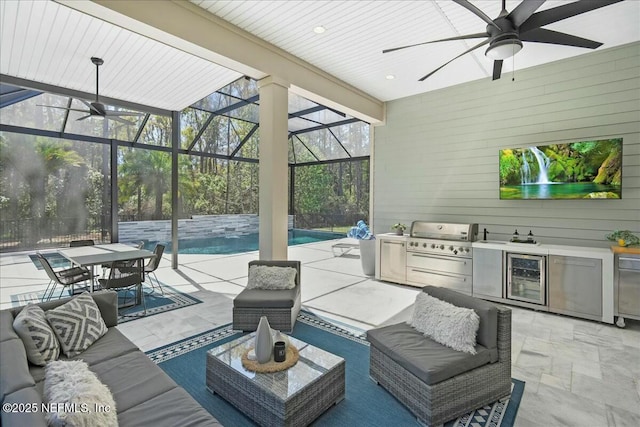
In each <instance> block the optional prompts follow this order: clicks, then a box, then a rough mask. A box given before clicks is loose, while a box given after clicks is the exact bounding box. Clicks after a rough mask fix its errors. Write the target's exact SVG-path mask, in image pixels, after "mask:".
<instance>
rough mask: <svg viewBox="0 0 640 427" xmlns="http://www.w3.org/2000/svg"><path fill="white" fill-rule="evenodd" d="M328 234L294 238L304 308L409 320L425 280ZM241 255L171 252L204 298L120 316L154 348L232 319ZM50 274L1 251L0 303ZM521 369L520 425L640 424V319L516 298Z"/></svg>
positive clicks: (244, 259)
mask: <svg viewBox="0 0 640 427" xmlns="http://www.w3.org/2000/svg"><path fill="white" fill-rule="evenodd" d="M333 243H336V241H329V242H320V243H314V244H307V245H301V246H293V247H290V248H289V254H288V257H289V259H297V260H300V261H302V264H303V269H302V273H301V275H302V283H303V287H302V301H303V308H305V309H307V310H310V311H312V312H314V313H316V314H317V315H320V316H322V317H325V318H327V319H329V320H332V321H334V322H337V323H343V324H347V325H351V326H354V327H358V328H361V329H365V330H366V329H370V328H372V327H376V326H380V325H385V324H390V323H395V322H398V321H404V320H406V319H408V317H409V316H410V313H411V305H412V303H413V301H414V299H415V296H416V294H417V293H418V292H419V289H417V288H413V287H409V286H400V285H394V284H390V283H384V282H378V281H376V280H373V279H371V278H369V277H367V276H364V275H363V274H362V269H361V267H360V260H359V258H358V257H357V251H352V252H351V253H350V254H347V255H346V256H342V257H334V256H333V253H332V251H331V245H332V244H333ZM257 258H258V255H257V253H256V252H251V253H245V254H238V255H224V256H218V255H181V256H180V257H179V259H180V266H179V269H178V270H172V269H171V268H170V265H171V264H170V255H165V257H164V260H163V262H162V263H161V266H160V268H159V269H158V271H157V274H158V277H159V279H160V280H161V281H162V282H163V283H168V284H171V285H172V286H173V287H175V288H176V289H179V290H181V291H182V292H188V293H191V294H193V295H194V296H196V297H197V298H199V299H201V300H202V301H203V303H202V304H196V305H194V306H190V307H186V308H183V309H180V310H174V311H171V312H167V313H163V314H159V315H155V316H151V317H147V318H143V319H139V320H135V321H132V322H128V323H125V324H122V325H120V326H118V328H119V329H120V330H121V331H122V332H123V333H124V334H125V335H127V336H128V337H129V338H130V339H131V340H133V341H134V342H135V343H136V344H137V345H138V346H139V347H140V348H141V349H142V350H144V351H146V350H151V349H153V348H156V347H159V346H162V345H164V344H167V343H170V342H174V341H176V340H179V339H181V338H186V337H189V336H191V335H194V334H197V333H199V332H203V331H206V330H209V329H211V328H214V327H216V326H219V325H223V324H226V323H230V322H231V308H232V300H233V297H234V296H235V295H237V294H238V293H239V292H240V291H241V290H242V289H243V288H244V286H245V285H246V281H247V263H248V262H249V261H250V260H253V259H257ZM46 283H47V279H46V275H45V274H44V272H43V271H38V270H37V269H36V268H35V267H34V266H33V263H31V261H30V260H29V259H28V257H27V256H26V254H9V255H5V254H2V255H0V307H2V308H5V307H7V306H9V305H10V295H12V294H15V293H18V292H25V290H32V291H37V290H41V289H44V287H45V286H46ZM512 309H513V325H512V326H513V328H512V329H513V331H512V339H513V342H512V360H513V371H512V375H513V377H514V378H518V379H521V380H524V381H526V387H525V393H524V396H523V399H522V403H521V405H520V410H519V412H518V417H517V419H516V426H525V427H526V426H589V427H599V426H603V427H604V426H634V427H635V426H639V425H640V322H635V321H628V322H627V327H626V328H625V329H619V328H617V327H616V326H613V325H606V324H602V323H598V322H592V321H586V320H581V319H575V318H571V317H566V316H560V315H554V314H549V313H544V312H535V311H532V310H528V309H522V308H517V307H512Z"/></svg>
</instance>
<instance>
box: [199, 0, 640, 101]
mask: <svg viewBox="0 0 640 427" xmlns="http://www.w3.org/2000/svg"><path fill="white" fill-rule="evenodd" d="M191 1H192V3H194V4H196V5H198V6H200V7H201V8H203V9H205V10H207V11H209V12H211V13H213V14H214V15H216V16H218V17H220V18H222V19H224V20H225V21H228V22H230V23H232V24H234V25H236V26H238V27H240V28H242V29H244V30H246V31H248V32H250V33H252V34H254V35H256V36H257V37H259V38H261V39H264V40H266V41H268V42H270V43H272V44H274V45H276V46H277V47H279V48H281V49H283V50H285V51H287V52H289V53H291V54H293V55H295V56H297V57H299V58H302V59H304V60H305V61H307V62H309V63H311V64H313V65H315V66H317V67H318V68H320V69H322V70H324V71H327V72H328V73H330V74H332V75H334V76H336V77H337V78H339V79H341V80H343V81H345V82H347V83H350V84H351V85H353V86H355V87H357V88H359V89H361V90H363V91H365V92H367V93H369V94H371V95H373V96H375V97H376V98H378V99H380V100H383V101H388V100H392V99H397V98H401V97H405V96H409V95H413V94H416V93H421V92H426V91H429V90H434V89H439V88H443V87H447V86H451V85H455V84H459V83H462V82H466V81H471V80H475V79H480V78H487V79H489V80H490V79H491V77H490V76H491V71H492V67H493V63H492V61H491V60H489V59H488V58H486V57H485V56H484V52H485V49H486V47H481V48H479V49H477V50H476V51H474V52H473V53H472V54H468V55H465V56H463V57H461V58H459V59H457V60H456V61H454V62H452V63H451V64H450V65H448V66H447V67H445V68H443V69H442V70H441V71H439V72H438V73H436V74H434V75H433V76H432V77H430V78H429V79H427V80H425V81H424V82H418V79H419V78H421V77H423V76H424V75H426V74H428V73H429V72H431V71H432V70H434V69H435V68H437V67H439V66H440V65H442V64H444V63H445V62H447V61H448V60H450V59H452V58H453V57H455V56H457V55H458V54H460V53H462V52H464V51H465V50H467V49H468V48H470V47H471V46H473V45H475V44H477V43H479V42H480V41H481V39H474V40H469V41H452V42H443V43H438V44H431V45H426V46H420V47H415V48H411V49H405V50H402V51H398V52H393V53H387V54H382V50H383V49H386V48H392V47H397V46H405V45H408V44H412V43H420V42H424V41H428V40H437V39H441V38H446V37H453V36H457V35H462V34H471V33H478V32H483V31H485V27H486V24H485V23H484V21H482V20H481V19H480V18H478V17H477V16H475V15H474V14H472V13H471V12H469V11H468V10H467V9H465V8H463V7H461V6H459V5H457V4H455V3H454V2H452V1H450V0H437V1H425V0H422V1H401V0H394V1H380V0H330V1H308V0H296V1H294V0H288V1H253V0H246V1H241V0H231V1H228V0H227V1H213V0H191ZM472 3H473V4H475V5H476V6H477V7H478V8H480V9H481V10H482V11H483V12H485V14H487V15H488V16H489V17H491V18H495V17H497V16H498V15H499V13H500V9H501V1H500V0H480V1H477V0H476V1H472ZM519 3H520V0H517V1H516V0H509V1H507V6H506V8H507V10H508V11H511V10H513V9H514V8H515V7H516V6H517V5H518V4H519ZM564 3H570V1H551V0H550V1H547V2H546V3H545V4H543V5H542V7H541V8H540V9H539V11H541V10H545V9H549V8H553V7H556V6H558V5H561V4H564ZM317 26H323V27H324V28H325V29H326V31H325V32H324V33H322V34H315V33H314V31H313V29H314V28H315V27H317ZM545 28H548V29H552V30H556V31H562V32H567V33H569V34H574V35H578V36H581V37H585V38H588V39H592V40H596V41H599V42H602V43H604V45H603V46H601V47H600V48H599V49H605V48H609V47H613V46H616V45H621V44H626V43H630V42H633V41H638V40H640V1H638V0H628V1H624V2H622V3H618V4H614V5H610V6H607V7H605V8H602V9H598V10H595V11H591V12H588V13H586V14H583V15H580V16H575V17H572V18H569V19H566V20H564V21H561V22H558V23H555V24H552V25H549V26H547V27H545ZM588 52H591V50H590V49H581V48H573V47H565V46H554V45H548V44H539V43H527V42H525V46H524V48H523V50H522V51H521V52H519V53H518V54H517V55H516V56H515V57H514V58H513V59H514V61H513V62H512V61H511V60H508V61H505V63H504V66H503V80H507V77H508V80H511V75H510V74H509V73H510V71H511V70H512V68H513V64H515V70H516V76H517V70H518V69H523V68H528V67H531V66H535V65H539V64H544V63H547V62H551V61H556V60H559V59H564V58H568V57H572V56H576V55H581V54H584V53H588ZM387 75H393V76H394V77H395V78H394V79H393V80H387V79H386V76H387ZM494 84H505V83H504V81H502V82H494Z"/></svg>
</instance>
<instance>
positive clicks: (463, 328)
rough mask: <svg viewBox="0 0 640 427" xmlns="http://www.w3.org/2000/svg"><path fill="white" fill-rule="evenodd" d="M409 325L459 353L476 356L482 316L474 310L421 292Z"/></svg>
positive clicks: (417, 297)
mask: <svg viewBox="0 0 640 427" xmlns="http://www.w3.org/2000/svg"><path fill="white" fill-rule="evenodd" d="M409 324H410V325H411V326H413V327H414V328H415V329H416V330H417V331H419V332H422V333H423V334H424V335H425V336H427V337H429V338H431V339H432V340H434V341H435V342H438V343H440V344H442V345H445V346H447V347H449V348H452V349H454V350H457V351H463V352H465V353H470V354H476V349H475V346H476V334H477V333H478V328H479V327H480V316H478V314H477V313H476V312H475V310H473V309H471V308H464V307H458V306H455V305H453V304H450V303H448V302H446V301H442V300H440V299H438V298H434V297H432V296H431V295H429V294H427V293H426V292H420V293H419V294H418V295H417V296H416V302H415V304H414V306H413V316H412V317H411V321H410V323H409Z"/></svg>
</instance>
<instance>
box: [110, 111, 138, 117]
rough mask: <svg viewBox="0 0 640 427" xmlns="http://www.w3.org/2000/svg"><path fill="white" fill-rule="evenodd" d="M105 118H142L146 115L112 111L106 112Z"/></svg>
mask: <svg viewBox="0 0 640 427" xmlns="http://www.w3.org/2000/svg"><path fill="white" fill-rule="evenodd" d="M104 115H105V116H109V117H114V116H137V117H141V116H145V115H146V114H145V113H135V112H127V111H112V110H105V112H104Z"/></svg>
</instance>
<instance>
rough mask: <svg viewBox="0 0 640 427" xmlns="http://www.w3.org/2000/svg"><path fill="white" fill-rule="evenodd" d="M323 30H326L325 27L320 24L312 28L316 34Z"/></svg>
mask: <svg viewBox="0 0 640 427" xmlns="http://www.w3.org/2000/svg"><path fill="white" fill-rule="evenodd" d="M325 31H327V29H326V28H325V27H323V26H322V25H318V26H317V27H315V28H314V29H313V32H314V33H316V34H322V33H324V32H325Z"/></svg>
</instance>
